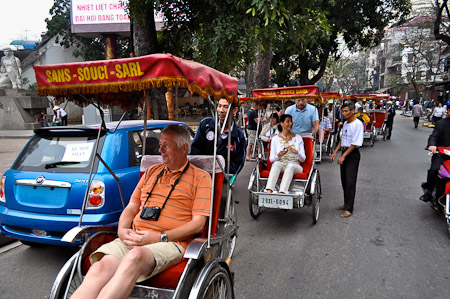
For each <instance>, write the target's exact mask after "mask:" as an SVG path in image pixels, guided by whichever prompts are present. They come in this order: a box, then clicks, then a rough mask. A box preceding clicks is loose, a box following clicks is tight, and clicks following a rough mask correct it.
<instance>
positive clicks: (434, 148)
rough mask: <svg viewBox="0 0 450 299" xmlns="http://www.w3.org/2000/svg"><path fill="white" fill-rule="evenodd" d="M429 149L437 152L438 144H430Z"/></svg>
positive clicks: (434, 152)
mask: <svg viewBox="0 0 450 299" xmlns="http://www.w3.org/2000/svg"><path fill="white" fill-rule="evenodd" d="M428 150H429V151H430V152H432V153H433V154H436V151H437V146H434V145H430V146H429V147H428Z"/></svg>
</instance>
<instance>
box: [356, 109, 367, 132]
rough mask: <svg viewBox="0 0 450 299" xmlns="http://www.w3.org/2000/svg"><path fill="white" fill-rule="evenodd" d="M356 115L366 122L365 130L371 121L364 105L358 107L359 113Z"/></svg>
mask: <svg viewBox="0 0 450 299" xmlns="http://www.w3.org/2000/svg"><path fill="white" fill-rule="evenodd" d="M355 117H356V118H357V119H359V120H360V121H362V123H363V124H364V130H365V129H366V126H367V125H368V124H369V123H370V117H369V116H368V115H367V114H365V113H364V111H363V107H359V108H358V113H356V114H355Z"/></svg>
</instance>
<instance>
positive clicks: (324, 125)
mask: <svg viewBox="0 0 450 299" xmlns="http://www.w3.org/2000/svg"><path fill="white" fill-rule="evenodd" d="M332 128H333V127H332V126H331V121H330V119H329V118H328V113H327V111H326V110H325V112H324V117H322V119H321V120H320V123H319V141H320V143H322V142H323V140H324V138H325V134H330V132H331V129H332Z"/></svg>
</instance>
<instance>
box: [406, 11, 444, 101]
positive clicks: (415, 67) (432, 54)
mask: <svg viewBox="0 0 450 299" xmlns="http://www.w3.org/2000/svg"><path fill="white" fill-rule="evenodd" d="M433 19H434V17H422V18H417V19H415V20H416V22H414V23H413V22H410V23H412V24H411V25H408V24H407V26H403V27H402V29H403V33H404V35H403V38H402V46H403V47H404V48H405V54H404V55H405V56H406V57H405V58H406V60H407V63H405V64H404V66H405V69H406V72H407V76H406V78H405V79H406V80H405V81H406V83H408V84H411V85H412V86H413V88H414V90H415V94H416V100H419V96H418V95H419V90H418V87H419V85H420V84H430V85H433V86H434V84H435V82H436V79H437V78H438V77H440V74H441V69H442V60H443V57H442V52H443V50H444V42H443V41H442V40H437V41H436V40H435V39H434V36H433V34H432V32H433V29H434V28H433V27H434V26H433V22H432V20H433ZM419 21H420V22H419Z"/></svg>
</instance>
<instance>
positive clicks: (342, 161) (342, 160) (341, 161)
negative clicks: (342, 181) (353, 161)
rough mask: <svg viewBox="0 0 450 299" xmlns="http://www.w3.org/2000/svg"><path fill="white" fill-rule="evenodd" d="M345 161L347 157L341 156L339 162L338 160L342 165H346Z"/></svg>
mask: <svg viewBox="0 0 450 299" xmlns="http://www.w3.org/2000/svg"><path fill="white" fill-rule="evenodd" d="M344 160H345V156H341V157H340V158H339V159H338V160H337V164H339V165H342V164H343V163H344Z"/></svg>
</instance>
